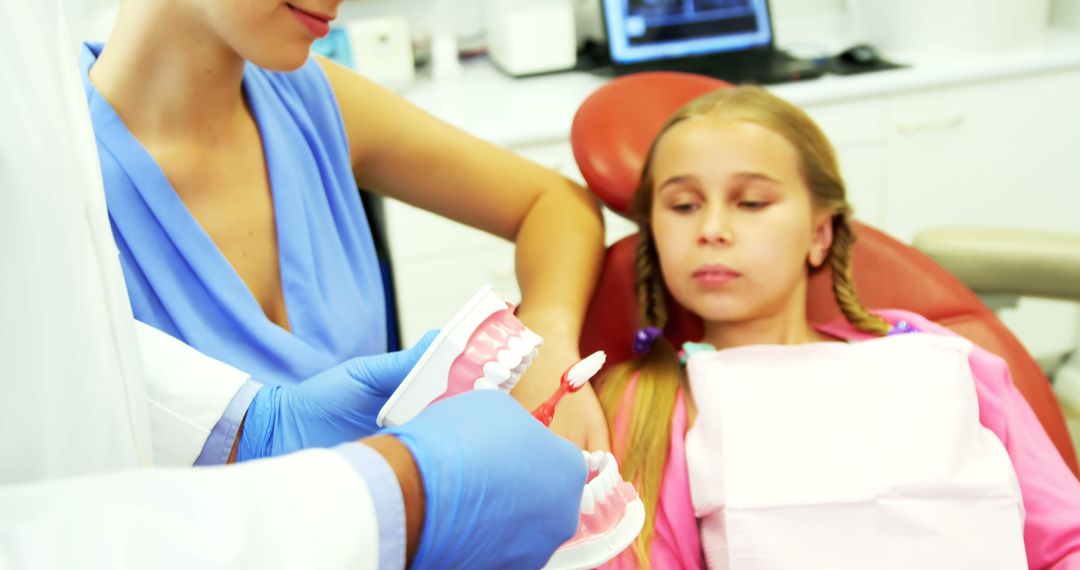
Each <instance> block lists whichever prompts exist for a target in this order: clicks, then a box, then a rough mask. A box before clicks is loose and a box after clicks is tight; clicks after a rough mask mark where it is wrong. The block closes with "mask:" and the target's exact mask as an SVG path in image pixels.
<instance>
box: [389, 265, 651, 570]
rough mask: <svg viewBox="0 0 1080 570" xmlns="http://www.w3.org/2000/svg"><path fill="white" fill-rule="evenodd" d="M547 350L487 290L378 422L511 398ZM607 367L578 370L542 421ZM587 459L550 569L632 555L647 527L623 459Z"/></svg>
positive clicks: (543, 409) (600, 455) (596, 364)
mask: <svg viewBox="0 0 1080 570" xmlns="http://www.w3.org/2000/svg"><path fill="white" fill-rule="evenodd" d="M542 344H543V339H542V338H540V337H539V336H537V335H536V334H535V333H533V332H532V331H530V330H529V329H528V328H526V327H525V325H524V324H523V323H522V322H521V321H520V320H518V318H517V317H515V316H514V312H513V306H512V305H510V304H509V303H507V302H506V301H504V300H503V299H502V298H501V297H499V295H497V294H496V293H495V292H494V290H493V289H492V287H491V286H490V285H484V286H483V287H481V288H480V290H479V291H477V292H476V294H474V295H473V296H472V297H471V298H470V299H469V301H468V302H466V303H465V306H464V307H462V309H461V310H459V311H458V312H457V314H455V315H454V316H453V317H452V318H451V319H450V322H449V323H447V325H446V327H444V328H443V329H442V331H440V332H439V334H438V336H436V337H435V339H434V340H433V341H432V342H431V345H430V346H428V347H427V349H426V350H425V351H424V354H423V355H421V356H420V358H419V360H418V361H417V363H416V366H415V367H414V368H413V369H412V371H410V372H409V374H408V376H406V378H405V380H404V381H402V383H401V385H400V386H399V387H398V388H397V390H395V391H394V393H393V394H392V395H391V396H390V399H389V400H387V402H386V405H385V406H384V407H383V409H382V410H381V411H380V412H379V417H378V423H379V425H387V426H401V425H402V424H405V423H406V422H410V421H411V420H412V419H413V418H414V417H416V415H417V414H419V413H420V412H421V411H422V410H424V409H425V408H426V407H428V406H429V405H434V404H437V403H438V402H439V401H440V400H444V399H446V398H449V397H451V396H455V395H459V394H463V393H466V392H470V391H473V390H477V391H490V392H495V391H502V392H509V391H510V390H511V389H512V388H513V387H514V386H515V385H517V383H518V381H519V380H520V379H521V376H522V374H524V372H525V370H526V369H527V368H528V366H529V365H530V364H531V363H532V361H533V359H534V358H535V357H536V355H537V353H538V349H539V347H540V345H542ZM605 360H606V355H605V354H604V353H603V352H602V351H601V352H596V353H593V354H590V355H589V356H588V357H586V358H584V359H583V360H581V361H580V362H578V363H576V364H575V365H573V366H571V367H570V368H569V369H568V370H567V371H566V372H565V373H564V374H563V377H562V379H561V380H560V385H559V388H558V389H557V390H556V392H555V394H553V396H552V398H550V399H549V400H548V401H547V402H545V403H544V404H541V405H540V407H538V408H537V410H536V411H535V412H533V415H534V417H536V419H538V420H540V421H541V422H542V423H543V424H544V425H545V426H547V425H548V424H549V423H550V422H551V416H553V415H554V412H555V403H556V402H557V401H558V400H559V399H560V398H561V397H562V396H563V394H564V393H565V392H568V391H569V392H573V391H575V390H577V389H579V388H580V387H581V386H583V385H584V384H585V382H587V381H588V380H589V379H590V378H592V376H593V375H595V374H596V373H597V372H598V371H599V370H600V368H601V367H602V366H603V365H604V362H605ZM545 419H546V421H545ZM493 425H498V422H497V421H495V422H494V423H493ZM395 429H396V428H395ZM391 431H392V432H393V431H394V430H391ZM583 453H585V457H584V460H585V463H586V464H587V465H588V467H589V479H588V482H587V484H586V485H585V489H584V491H583V492H582V498H581V509H580V513H579V517H580V520H579V522H578V529H577V532H576V533H575V534H574V536H573V538H571V539H570V540H569V541H567V542H566V543H565V544H563V546H562V547H560V548H559V550H558V552H556V553H555V555H554V556H553V557H552V559H551V561H550V562H549V563H548V566H546V567H545V568H547V569H548V570H571V569H577V568H594V567H596V566H599V565H600V564H603V563H604V562H607V561H608V560H611V559H612V558H614V557H615V556H617V555H618V554H619V553H620V552H622V551H623V550H624V549H626V547H627V546H629V545H630V543H632V542H633V541H634V539H635V538H637V535H638V533H640V532H641V527H642V525H643V524H644V522H645V509H644V505H643V503H642V502H641V499H640V498H639V497H638V495H637V492H636V491H635V490H634V488H633V486H632V485H630V484H629V483H627V482H625V481H623V480H622V477H621V476H620V475H619V466H618V463H617V461H616V459H615V456H614V455H612V454H610V453H605V452H593V453H591V454H590V453H588V452H583Z"/></svg>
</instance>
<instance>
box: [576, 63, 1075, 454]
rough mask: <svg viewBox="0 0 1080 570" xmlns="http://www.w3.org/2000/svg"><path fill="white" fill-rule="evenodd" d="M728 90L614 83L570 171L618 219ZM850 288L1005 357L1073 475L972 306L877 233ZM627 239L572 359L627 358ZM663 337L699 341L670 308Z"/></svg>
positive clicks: (827, 300) (821, 310) (1027, 365)
mask: <svg viewBox="0 0 1080 570" xmlns="http://www.w3.org/2000/svg"><path fill="white" fill-rule="evenodd" d="M723 87H729V84H727V83H725V82H723V81H719V80H716V79H712V78H708V77H702V76H697V75H690V74H684V73H669V72H654V73H641V74H637V75H630V76H627V77H623V78H620V79H616V80H614V81H612V82H610V83H608V84H606V85H605V86H603V87H601V88H600V89H598V90H597V91H596V92H595V93H594V94H593V95H591V96H590V97H589V98H588V99H587V100H586V101H585V102H584V103H582V105H581V107H580V108H579V110H578V112H577V116H576V117H575V118H574V123H573V128H572V133H571V139H572V143H573V148H574V156H575V158H576V159H577V164H578V167H579V168H580V169H581V173H582V175H583V176H584V178H585V180H586V182H587V183H588V186H589V188H590V189H591V190H592V191H593V192H594V193H595V194H596V195H597V196H599V197H600V199H601V200H603V201H604V202H605V203H606V204H607V205H608V206H609V207H611V208H612V209H614V210H616V211H618V212H626V211H627V209H628V207H629V203H630V197H631V195H632V194H633V192H634V190H635V189H636V187H637V182H638V177H639V176H640V173H641V168H642V165H643V163H644V161H645V155H646V154H647V153H648V150H649V146H650V144H651V143H652V140H653V138H654V137H655V136H656V134H657V133H658V132H659V131H660V128H661V127H662V126H663V124H664V122H665V121H666V120H667V118H668V117H669V116H670V115H671V114H672V113H673V112H674V111H675V110H676V109H678V108H679V107H681V106H682V105H683V104H685V103H687V102H689V101H690V100H691V99H694V98H695V97H697V96H699V95H702V94H704V93H706V92H708V91H712V90H714V89H719V88H723ZM856 233H857V235H858V241H857V242H856V244H855V247H854V251H853V256H854V258H853V259H854V267H855V282H856V284H857V289H858V293H859V296H860V298H861V299H862V300H863V302H864V303H866V305H867V306H869V307H871V308H873V307H881V308H895V309H906V310H909V311H913V312H916V313H919V314H921V315H924V316H926V317H927V318H928V319H931V320H933V321H935V322H937V323H940V324H942V325H944V326H947V327H949V328H950V329H952V330H954V331H956V332H957V333H959V334H961V335H963V336H964V337H966V338H968V339H969V340H971V341H972V342H975V343H976V344H978V345H980V346H982V347H983V348H985V349H987V350H989V351H991V352H993V353H995V354H998V355H999V356H1001V357H1003V358H1005V360H1006V361H1008V363H1009V368H1010V369H1011V371H1012V375H1013V381H1014V382H1015V384H1016V386H1017V388H1018V389H1019V390H1020V392H1021V393H1022V394H1023V395H1024V397H1025V398H1026V399H1027V401H1028V403H1029V404H1030V405H1031V407H1032V408H1033V409H1034V410H1035V414H1036V415H1037V416H1038V417H1039V420H1040V421H1041V422H1042V425H1043V427H1044V428H1045V429H1046V432H1047V433H1048V434H1049V435H1050V439H1051V440H1052V441H1053V442H1054V445H1055V446H1056V447H1057V449H1058V451H1059V452H1060V453H1061V455H1062V457H1064V458H1065V462H1066V464H1068V466H1069V467H1070V469H1072V471H1073V473H1078V469H1077V459H1076V454H1075V451H1074V449H1073V446H1072V442H1071V440H1070V437H1069V433H1068V431H1067V429H1066V427H1065V422H1064V419H1063V418H1062V414H1061V409H1060V407H1059V406H1058V403H1057V400H1056V399H1055V397H1054V394H1053V392H1052V390H1051V386H1050V382H1049V381H1048V380H1047V378H1046V376H1045V375H1044V374H1043V373H1042V371H1041V370H1040V368H1039V366H1038V364H1036V362H1035V360H1034V359H1032V357H1031V356H1030V355H1029V354H1028V353H1027V351H1026V350H1025V349H1024V347H1023V346H1022V345H1021V344H1020V342H1019V341H1018V340H1017V339H1016V337H1014V336H1013V335H1012V333H1010V332H1009V330H1008V329H1006V328H1005V326H1004V325H1003V324H1002V323H1001V321H999V320H998V319H997V317H996V316H995V315H994V314H993V312H991V311H990V309H988V308H987V307H986V306H985V305H983V304H982V302H981V301H980V300H979V298H978V297H976V296H975V294H974V293H972V292H971V291H970V290H969V289H968V288H967V287H965V286H964V285H963V284H962V283H961V282H960V281H958V280H957V279H956V278H954V277H953V276H952V275H950V274H949V273H948V272H946V271H945V270H944V269H942V268H941V267H939V266H938V265H936V264H935V263H934V262H933V261H931V260H930V258H928V257H926V256H925V255H923V254H921V253H919V252H918V251H916V250H915V249H914V248H911V247H909V246H907V245H905V244H903V243H900V242H899V241H896V240H894V239H893V238H891V237H889V236H887V235H885V234H884V233H882V232H880V231H878V230H875V229H873V228H871V227H869V226H866V225H863V224H857V225H856ZM636 242H637V239H636V236H630V237H627V238H624V239H623V240H621V241H619V242H618V243H616V244H614V245H612V246H611V247H610V248H608V251H607V256H606V259H605V260H604V267H603V272H602V274H601V277H600V282H599V284H598V286H597V290H596V293H595V294H594V295H593V299H592V304H591V306H590V307H589V311H588V314H587V315H586V320H585V326H584V330H583V331H582V340H581V353H582V354H589V353H591V352H593V351H595V350H605V351H607V354H608V363H609V365H610V364H614V363H618V362H622V361H624V360H626V359H628V358H630V357H631V356H633V354H632V350H631V345H632V334H633V333H632V331H634V330H635V329H636V328H637V327H638V326H639V325H638V323H637V310H636V306H635V303H636V302H635V299H634V290H633V286H634V247H635V245H636ZM831 281H832V278H831V275H830V274H829V272H827V271H822V272H820V273H817V274H816V275H814V276H813V278H812V279H811V282H810V291H809V299H808V312H809V317H810V320H811V321H812V322H815V323H824V322H829V321H832V320H834V319H837V318H840V317H841V316H842V315H841V313H840V309H839V307H838V306H837V305H836V302H835V301H834V299H833V295H832V290H831V287H832V283H831ZM670 309H671V310H670V311H669V315H670V318H669V323H668V325H667V328H666V330H665V331H664V334H665V336H667V337H668V338H669V339H670V340H671V341H672V342H675V343H682V342H683V341H684V340H689V339H695V340H696V339H698V338H700V335H701V322H700V320H698V319H697V317H695V316H694V315H692V314H690V313H688V312H687V311H685V310H682V309H677V308H675V307H671V308H670Z"/></svg>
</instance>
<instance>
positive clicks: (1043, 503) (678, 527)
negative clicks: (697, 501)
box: [609, 310, 1080, 570]
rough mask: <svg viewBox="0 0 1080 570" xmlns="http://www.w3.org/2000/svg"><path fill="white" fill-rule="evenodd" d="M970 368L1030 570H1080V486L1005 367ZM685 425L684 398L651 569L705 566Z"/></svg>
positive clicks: (850, 335)
mask: <svg viewBox="0 0 1080 570" xmlns="http://www.w3.org/2000/svg"><path fill="white" fill-rule="evenodd" d="M879 314H880V315H881V316H883V317H885V318H887V319H889V320H890V321H892V322H896V321H900V320H906V321H907V322H908V323H910V324H911V325H913V326H914V327H915V328H917V329H918V330H920V331H922V332H924V333H936V334H946V335H953V334H955V333H953V332H951V331H949V330H948V329H946V328H945V327H942V326H940V325H938V324H936V323H933V322H931V321H928V320H926V319H925V318H923V317H921V316H919V315H916V314H914V313H909V312H906V311H896V310H886V311H880V312H879ZM818 330H820V331H822V332H824V333H826V334H829V335H832V336H835V337H837V338H842V339H847V340H864V339H866V338H869V337H870V335H867V334H866V333H862V332H860V331H858V330H855V329H854V328H853V327H852V326H851V325H850V324H848V323H847V322H846V321H843V320H841V321H837V322H833V323H830V324H828V325H825V326H822V327H818ZM968 361H969V363H970V364H971V370H972V374H973V376H974V377H975V390H976V393H977V394H978V398H979V420H980V421H981V422H982V424H983V426H985V427H986V428H988V429H990V430H991V431H993V432H994V434H996V435H997V436H998V438H1000V439H1001V441H1002V443H1003V444H1004V445H1005V449H1006V450H1007V451H1008V452H1009V457H1010V458H1011V459H1012V464H1013V468H1014V469H1015V470H1016V475H1017V478H1018V479H1019V481H1020V490H1021V493H1022V495H1023V499H1024V509H1025V511H1026V518H1025V520H1024V544H1025V546H1026V549H1027V559H1028V567H1029V568H1031V569H1037V570H1042V569H1047V570H1051V569H1052V570H1080V481H1078V480H1077V479H1076V477H1074V476H1073V474H1072V472H1071V471H1069V468H1068V467H1067V466H1066V465H1065V462H1064V461H1063V460H1062V459H1061V456H1060V455H1059V454H1058V452H1057V449H1056V448H1054V445H1053V444H1052V443H1051V442H1050V438H1049V437H1047V435H1046V432H1045V431H1043V429H1042V425H1040V424H1039V420H1038V418H1036V417H1035V414H1034V412H1032V411H1031V408H1030V407H1029V406H1028V404H1027V401H1026V400H1024V397H1023V396H1021V395H1020V392H1018V391H1017V389H1016V387H1015V386H1014V385H1013V383H1012V378H1011V376H1010V374H1009V368H1008V365H1007V364H1006V363H1005V361H1004V360H1002V359H1001V358H999V357H997V356H995V355H993V354H991V353H989V352H987V351H985V350H983V349H981V348H977V347H976V348H975V349H974V350H973V351H972V352H971V356H970V358H969V359H968ZM636 382H637V379H636V378H634V379H633V380H632V382H631V384H630V388H629V389H628V390H627V393H626V395H625V396H624V399H623V403H622V404H623V405H621V406H620V412H619V414H618V416H617V418H616V422H615V430H614V432H615V433H614V434H613V438H614V441H613V443H614V444H615V453H616V455H619V454H620V453H621V452H622V446H623V444H624V442H625V434H626V431H627V427H628V426H627V424H628V422H629V410H630V409H631V407H632V406H630V405H629V404H630V403H631V402H632V401H633V399H632V398H633V392H634V387H635V386H636ZM686 419H687V418H686V407H685V405H684V402H683V398H682V395H681V394H680V396H679V399H678V401H677V403H676V407H675V415H674V417H673V418H672V426H671V428H672V429H671V434H672V436H671V447H670V450H669V452H668V458H667V463H666V465H665V467H664V478H663V482H662V483H661V489H660V501H659V504H658V507H657V517H656V524H655V529H656V530H655V534H654V537H653V542H652V550H651V555H650V559H651V562H652V566H653V568H657V569H664V570H667V569H680V568H702V567H703V566H704V561H703V558H702V552H701V540H700V536H699V534H698V527H697V519H696V517H695V515H694V507H693V504H692V502H691V499H690V483H689V475H688V473H687V469H686V449H685V437H686V432H687V429H688V427H689V426H688V425H687V421H686ZM636 567H637V564H636V560H635V558H634V555H633V553H632V552H630V551H629V550H628V551H626V552H624V553H623V554H622V555H620V556H619V557H618V558H616V559H615V560H614V561H612V562H611V563H610V564H609V568H617V569H620V570H621V569H629V568H636Z"/></svg>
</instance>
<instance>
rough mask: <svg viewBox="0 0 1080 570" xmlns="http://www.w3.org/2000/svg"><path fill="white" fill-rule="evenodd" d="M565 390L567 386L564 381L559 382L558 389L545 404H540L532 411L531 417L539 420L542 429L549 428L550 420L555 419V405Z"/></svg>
mask: <svg viewBox="0 0 1080 570" xmlns="http://www.w3.org/2000/svg"><path fill="white" fill-rule="evenodd" d="M567 388H568V385H567V384H566V382H565V381H563V382H559V387H558V388H556V389H555V393H554V394H552V395H551V397H550V398H548V399H547V401H546V402H544V403H543V404H540V405H539V406H537V407H536V409H535V410H533V413H532V416H533V417H534V418H536V419H538V420H540V423H542V424H544V427H550V426H551V419H552V418H554V417H555V405H556V404H558V403H559V400H560V399H562V397H563V394H565V393H566V389H567Z"/></svg>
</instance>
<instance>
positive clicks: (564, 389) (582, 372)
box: [532, 350, 607, 426]
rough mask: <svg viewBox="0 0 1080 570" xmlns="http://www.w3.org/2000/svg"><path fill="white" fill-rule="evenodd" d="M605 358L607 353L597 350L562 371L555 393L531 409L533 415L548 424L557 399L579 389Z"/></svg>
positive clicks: (553, 413) (552, 415) (593, 374)
mask: <svg viewBox="0 0 1080 570" xmlns="http://www.w3.org/2000/svg"><path fill="white" fill-rule="evenodd" d="M606 360H607V354H606V353H604V351H602V350H598V351H596V352H594V353H592V354H590V355H589V356H586V357H585V358H583V359H581V361H580V362H578V363H577V364H575V365H573V366H571V367H570V368H569V369H567V370H566V372H563V375H562V379H560V380H559V387H558V388H556V389H555V393H554V394H552V395H551V397H550V398H548V399H547V401H546V402H544V403H543V404H540V406H539V407H537V408H536V409H535V410H533V413H532V415H533V417H534V418H536V419H538V420H540V423H542V424H544V425H545V426H550V425H551V418H553V417H555V406H556V405H558V403H559V400H561V399H562V397H563V396H564V395H566V394H567V393H570V392H577V391H578V390H580V389H581V387H582V386H584V385H585V383H586V382H588V381H589V379H590V378H592V377H593V376H595V375H596V373H597V372H599V371H600V368H601V367H602V366H604V362H605V361H606Z"/></svg>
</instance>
